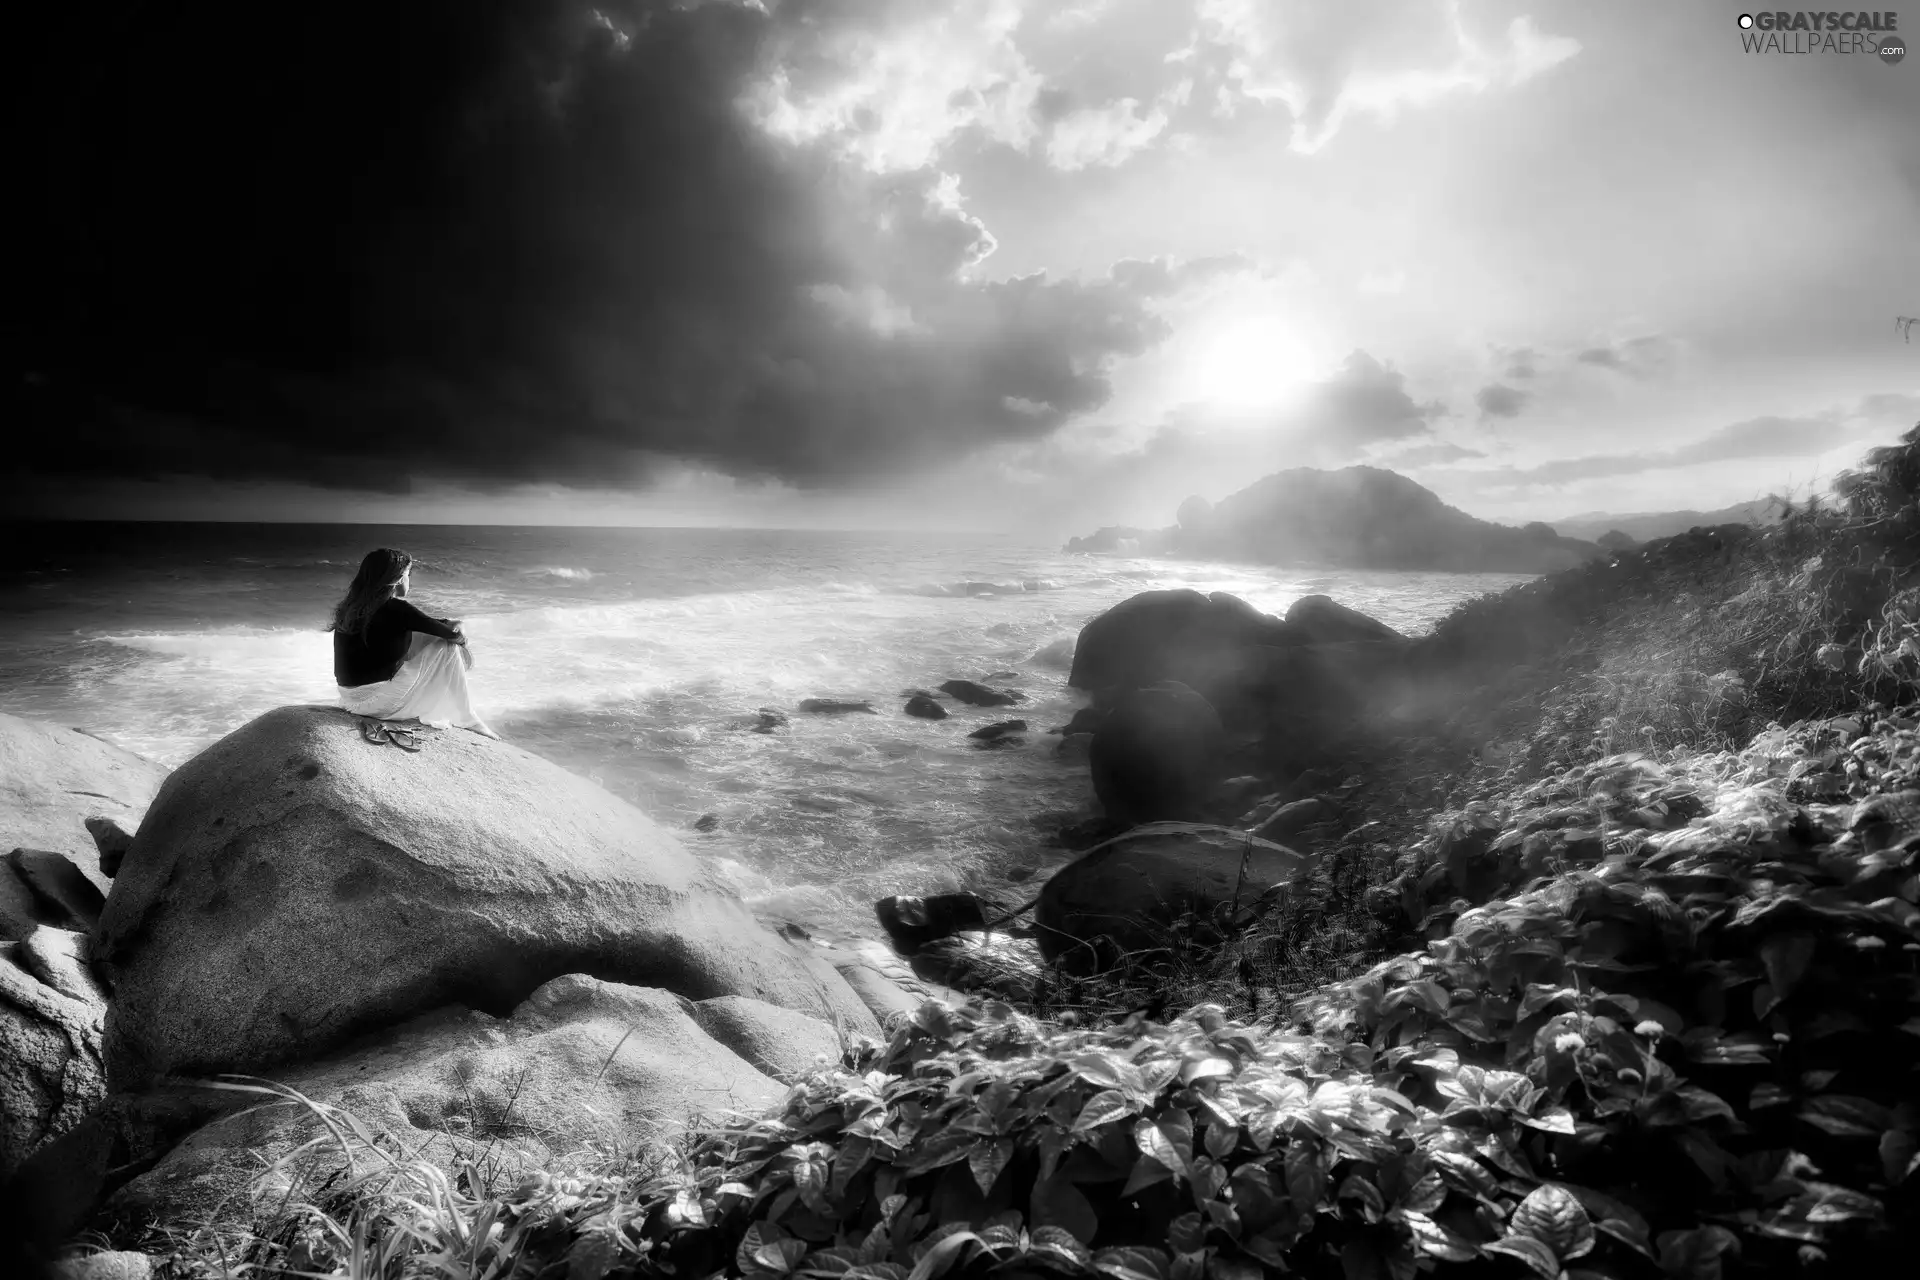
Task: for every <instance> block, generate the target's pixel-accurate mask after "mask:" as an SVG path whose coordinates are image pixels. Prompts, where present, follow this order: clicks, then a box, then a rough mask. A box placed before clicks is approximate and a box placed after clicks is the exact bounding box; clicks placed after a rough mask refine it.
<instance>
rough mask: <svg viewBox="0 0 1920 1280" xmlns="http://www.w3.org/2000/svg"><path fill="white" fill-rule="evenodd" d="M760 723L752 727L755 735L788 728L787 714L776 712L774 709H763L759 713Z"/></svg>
mask: <svg viewBox="0 0 1920 1280" xmlns="http://www.w3.org/2000/svg"><path fill="white" fill-rule="evenodd" d="M757 714H758V715H759V717H760V720H759V723H757V724H754V725H752V726H750V727H751V728H752V730H753V732H755V733H772V732H773V731H774V730H775V729H784V728H786V727H787V713H786V712H784V711H776V710H774V709H773V708H772V707H762V708H760V710H759V712H758V713H757Z"/></svg>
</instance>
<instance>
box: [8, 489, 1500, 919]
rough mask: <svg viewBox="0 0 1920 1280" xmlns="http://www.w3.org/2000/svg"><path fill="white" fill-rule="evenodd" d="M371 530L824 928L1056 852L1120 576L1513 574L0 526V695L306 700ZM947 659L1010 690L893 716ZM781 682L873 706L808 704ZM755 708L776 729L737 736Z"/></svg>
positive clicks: (682, 537) (497, 689) (504, 717)
mask: <svg viewBox="0 0 1920 1280" xmlns="http://www.w3.org/2000/svg"><path fill="white" fill-rule="evenodd" d="M381 546H388V547H396V548H399V549H401V550H404V551H406V552H407V553H409V554H410V555H411V556H412V557H413V558H414V571H413V588H412V595H411V597H410V598H411V599H412V600H413V601H414V602H415V603H416V604H418V605H420V606H421V607H422V608H423V609H425V610H426V611H427V612H428V613H430V614H433V615H435V616H437V617H451V618H458V619H462V620H463V621H464V624H465V628H466V632H467V634H468V636H469V637H470V640H471V644H472V652H473V655H474V657H475V665H474V668H473V670H472V671H471V672H470V674H469V680H470V683H471V685H472V688H473V694H474V700H475V704H476V709H477V710H479V712H480V714H482V715H483V716H485V717H486V718H487V720H488V721H489V722H490V723H491V724H492V725H493V727H494V728H495V729H496V730H498V731H499V732H500V733H501V734H502V735H503V736H504V737H505V738H506V739H507V740H508V741H510V742H512V743H513V744H515V745H516V746H519V747H523V748H525V749H526V750H528V751H531V752H533V753H535V754H536V755H540V756H544V757H546V758H547V759H549V760H551V761H553V762H555V763H557V764H560V765H562V766H564V767H565V768H568V769H570V770H573V771H574V772H576V773H579V774H583V775H585V776H586V777H589V778H591V779H593V780H594V781H596V782H598V783H599V784H600V785H602V786H604V787H606V788H607V789H608V790H609V791H611V792H613V793H614V794H616V795H618V796H620V797H622V798H623V799H626V800H628V801H630V802H631V803H633V804H635V805H637V806H639V807H640V808H641V809H643V810H645V811H646V812H647V813H649V814H651V815H652V816H653V817H654V818H655V819H657V820H658V821H659V822H661V823H663V824H665V825H666V826H667V827H669V828H672V829H676V830H677V831H678V833H679V834H680V836H681V838H682V839H683V840H684V841H685V842H686V843H687V845H688V846H689V847H690V848H691V849H693V850H694V851H695V853H696V854H697V855H698V856H700V857H702V858H704V859H706V860H707V861H709V862H710V863H711V864H713V865H714V866H715V867H716V868H718V869H719V870H720V871H721V872H722V873H723V874H724V875H725V877H726V878H727V879H728V881H729V882H730V883H731V884H732V885H733V886H734V887H735V888H736V889H737V890H738V891H739V892H740V893H741V894H742V895H743V896H745V897H746V898H747V900H748V901H749V902H750V903H751V904H753V906H754V907H755V908H756V909H757V910H758V911H759V912H760V913H761V914H762V915H763V916H764V917H766V918H768V919H777V920H782V921H791V922H794V923H797V924H800V925H802V926H804V927H808V928H811V929H814V930H818V931H825V932H828V933H839V934H846V933H850V932H851V933H871V932H872V931H873V928H874V924H873V920H874V917H873V903H874V902H875V900H877V899H879V898H882V897H885V896H888V895H890V894H895V893H912V894H925V893H936V892H946V891H952V890H960V889H972V890H974V891H977V892H983V893H988V894H994V895H997V896H1000V897H1002V898H1006V899H1017V898H1018V897H1023V896H1024V895H1023V894H1022V892H1021V890H1022V887H1023V886H1024V887H1025V888H1026V889H1027V890H1029V891H1030V889H1031V885H1032V883H1033V882H1034V881H1035V880H1036V879H1037V878H1039V877H1043V876H1044V875H1045V874H1047V873H1048V872H1050V871H1051V870H1052V869H1054V868H1055V867H1057V866H1058V865H1060V864H1061V863H1062V862H1064V861H1065V860H1066V859H1067V858H1068V857H1070V856H1071V855H1070V854H1068V853H1067V852H1065V851H1064V850H1061V849H1058V848H1052V847H1049V846H1048V844H1047V842H1046V839H1045V836H1044V830H1043V829H1044V828H1045V827H1046V826H1047V825H1048V823H1049V822H1052V823H1053V824H1054V825H1058V823H1059V822H1060V821H1062V820H1066V819H1071V818H1081V817H1086V816H1090V815H1092V814H1093V813H1094V812H1095V811H1096V810H1095V808H1094V805H1093V797H1092V791H1091V787H1090V785H1089V783H1088V780H1087V772H1086V765H1085V763H1084V761H1080V760H1071V759H1063V758H1061V757H1060V755H1059V754H1058V752H1057V746H1058V744H1059V742H1060V738H1059V737H1058V736H1056V735H1051V734H1049V733H1048V732H1047V731H1048V730H1049V729H1054V728H1057V727H1059V726H1060V725H1063V724H1065V723H1066V721H1067V720H1068V719H1069V718H1070V717H1071V716H1072V714H1073V712H1074V710H1075V709H1076V708H1078V707H1080V706H1082V705H1084V704H1085V702H1086V698H1085V695H1083V694H1081V693H1080V692H1079V691H1076V690H1073V689H1070V688H1068V687H1067V683H1066V681H1067V673H1068V667H1069V665H1070V663H1071V660H1072V650H1073V644H1074V641H1075V638H1076V637H1077V635H1078V633H1079V631H1080V628H1081V627H1082V626H1084V625H1085V624H1086V623H1087V622H1088V620H1090V619H1091V618H1093V617H1095V616H1096V615H1098V614H1099V613H1100V612H1101V611H1103V610H1105V609H1107V608H1108V607H1110V606H1112V605H1114V604H1117V603H1119V602H1120V601H1122V600H1125V599H1126V598H1127V597H1129V596H1131V595H1133V594H1135V593H1136V592H1140V591H1149V590H1155V589H1160V588H1168V587H1191V588H1194V589H1196V590H1200V591H1229V592H1232V593H1234V594H1236V595H1239V596H1241V597H1243V598H1244V599H1246V600H1248V601H1250V602H1251V603H1253V604H1254V605H1256V606H1257V607H1259V608H1261V609H1263V610H1267V611H1270V612H1284V611H1285V609H1286V607H1287V606H1288V604H1290V603H1291V602H1292V601H1293V600H1295V599H1297V598H1298V597H1300V596H1303V595H1309V594H1314V593H1325V594H1327V595H1331V596H1332V597H1333V598H1334V599H1336V600H1339V601H1340V602H1342V603H1344V604H1348V605H1352V606H1353V607H1355V608H1358V609H1361V610H1363V611H1365V612H1367V613H1370V614H1372V615H1373V616H1375V617H1377V618H1379V619H1381V620H1383V621H1385V622H1387V623H1389V624H1391V625H1392V626H1394V627H1397V628H1399V629H1400V630H1402V631H1404V632H1407V633H1409V634H1418V633H1420V632H1422V631H1424V630H1426V629H1428V628H1429V627H1431V625H1432V624H1433V623H1434V622H1435V621H1436V620H1437V619H1438V618H1439V617H1441V616H1442V615H1444V614H1445V613H1446V612H1447V611H1448V610H1449V609H1451V608H1452V607H1453V606H1454V605H1455V604H1457V603H1459V602H1460V601H1463V600H1466V599H1469V598H1471V597H1474V596H1477V595H1480V594H1483V593H1486V592H1489V591H1498V590H1502V589H1504V588H1506V587H1508V586H1511V585H1513V584H1514V583H1518V582H1523V581H1526V580H1527V579H1528V577H1529V576H1530V575H1515V574H1447V573H1413V572H1406V573H1393V572H1370V571H1349V570H1311V569H1278V568H1264V567H1257V566H1248V565H1233V564H1215V563H1202V562H1180V561H1171V560H1146V559H1129V558H1124V557H1113V556H1090V555H1084V554H1068V553H1065V552H1063V551H1060V550H1058V549H1057V548H1056V547H1054V546H1052V545H1047V544H1042V543H1039V542H1036V541H1035V540H1033V539H1032V538H1031V537H1025V536H1020V535H1015V534H1005V535H1001V534H980V533H970V534H931V533H871V532H859V533H854V532H821V531H787V530H765V529H685V528H671V529H646V528H622V529H599V528H543V527H524V526H511V527H508V526H495V527H459V526H447V525H413V526H391V527H389V526H369V525H344V524H326V525H301V524H233V523H219V524H211V523H210V524H161V523H62V524H19V523H16V524H0V711H5V712H9V713H12V714H14V715H19V716H26V717H30V718H33V719H37V720H45V721H51V722H55V723H59V724H68V725H75V726H79V727H82V728H85V729H87V730H89V731H91V732H94V733H97V734H99V735H100V736H102V737H105V738H107V739H109V740H111V741H113V742H116V743H119V744H121V745H122V746H125V747H127V748H129V749H131V750H133V751H136V752H138V753H140V754H142V755H144V756H147V757H149V758H151V759H154V760H157V761H159V762H161V763H163V764H166V765H170V766H177V765H179V764H181V763H182V762H184V761H186V760H188V759H190V758H191V757H192V756H193V755H195V754H196V753H197V752H199V751H201V750H203V749H204V748H206V747H207V746H208V745H210V744H211V743H213V742H215V741H217V740H218V739H220V738H221V737H223V736H224V735H226V734H228V733H231V732H233V731H234V730H236V729H238V728H239V727H240V726H242V725H244V724H246V723H247V722H248V721H249V720H251V719H252V718H254V717H255V716H258V715H260V714H261V713H263V712H265V711H268V710H270V709H272V708H274V707H278V706H283V705H286V704H290V703H332V702H334V701H336V698H337V694H336V689H335V687H334V684H333V679H332V658H331V641H330V637H329V636H328V635H327V634H326V632H325V630H324V628H325V626H326V623H327V620H328V617H329V615H330V611H331V608H332V606H333V604H334V603H335V601H337V600H338V599H339V597H340V596H341V594H342V593H343V592H344V591H345V589H346V586H347V583H348V581H349V579H350V578H351V577H352V575H353V572H354V569H355V567H356V566H357V565H358V563H359V560H360V557H361V556H363V555H364V554H365V553H366V552H367V551H369V550H371V549H373V548H375V547H381ZM955 678H960V679H970V680H978V681H982V682H984V683H987V684H990V685H993V686H995V687H1000V688H1011V689H1014V690H1017V691H1018V692H1020V693H1021V694H1022V695H1023V697H1024V701H1022V702H1021V703H1020V704H1019V705H1018V706H1016V707H1010V708H971V707H966V706H962V705H960V704H957V703H953V702H951V701H949V700H945V699H943V702H946V705H948V706H949V708H950V710H951V711H952V713H953V714H952V715H951V717H950V718H949V719H946V720H940V721H930V720H921V719H915V718H913V717H910V716H907V715H905V714H904V713H903V711H902V707H903V705H904V701H905V694H906V693H907V691H909V690H912V689H919V688H924V689H935V688H937V687H938V686H939V685H940V684H941V682H943V681H946V680H950V679H955ZM808 698H831V699H842V700H864V701H870V702H871V703H872V705H873V707H874V708H875V710H876V712H877V714H872V715H868V714H859V713H854V714H846V715H819V714H808V713H803V712H801V711H799V710H798V705H799V703H800V702H801V701H802V700H803V699H808ZM763 707H765V708H772V709H775V710H779V711H782V712H784V713H785V714H786V715H787V716H788V723H787V724H786V725H785V727H783V728H780V729H778V730H777V731H775V732H773V733H770V734H762V733H757V732H753V731H751V729H750V728H749V726H750V725H751V724H753V723H755V722H757V721H758V719H759V717H758V715H757V712H758V711H759V709H760V708H763ZM1008 718H1019V719H1023V720H1025V721H1026V722H1027V725H1028V731H1027V732H1026V733H1025V734H1024V735H1023V737H1022V739H1021V741H1019V742H1018V743H1015V744H1013V745H1000V746H995V747H985V746H982V745H980V744H979V743H977V742H976V741H974V740H972V739H970V738H969V737H968V736H967V734H968V732H969V731H970V730H972V729H975V728H978V727H981V726H983V725H986V724H990V723H994V722H996V721H999V720H1005V719H1008ZM369 749H372V748H369ZM429 749H431V747H430V746H429ZM446 799H447V803H449V804H458V803H460V797H458V796H448V797H447V798H446ZM703 819H704V821H703ZM696 824H697V825H696ZM702 828H704V829H702Z"/></svg>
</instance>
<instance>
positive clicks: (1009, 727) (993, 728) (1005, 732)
mask: <svg viewBox="0 0 1920 1280" xmlns="http://www.w3.org/2000/svg"><path fill="white" fill-rule="evenodd" d="M1026 731H1027V722H1026V721H1025V720H1001V721H999V722H997V723H995V724H988V725H982V726H980V727H979V728H978V729H975V730H974V731H973V732H972V733H969V734H968V735H967V736H968V737H969V738H975V739H978V740H979V741H981V742H995V741H998V740H1000V739H1002V738H1005V737H1007V736H1009V735H1010V734H1016V733H1025V732H1026Z"/></svg>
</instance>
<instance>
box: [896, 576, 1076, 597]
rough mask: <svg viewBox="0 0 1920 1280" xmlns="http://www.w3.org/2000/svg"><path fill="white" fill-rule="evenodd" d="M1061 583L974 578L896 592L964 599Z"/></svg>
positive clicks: (1050, 587) (1056, 586)
mask: <svg viewBox="0 0 1920 1280" xmlns="http://www.w3.org/2000/svg"><path fill="white" fill-rule="evenodd" d="M1065 589H1066V588H1065V587H1064V585H1063V584H1061V583H1059V582H1056V581H1054V580H1053V579H1052V578H1022V579H1021V580H1020V581H1018V582H992V581H988V580H986V579H974V580H969V581H965V582H920V583H915V584H913V585H912V586H906V587H896V588H894V589H893V590H894V591H895V593H896V594H901V595H909V596H931V597H934V598H936V599H964V598H968V597H973V596H1017V595H1025V594H1027V593H1029V592H1034V591H1063V590H1065Z"/></svg>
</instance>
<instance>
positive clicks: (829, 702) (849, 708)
mask: <svg viewBox="0 0 1920 1280" xmlns="http://www.w3.org/2000/svg"><path fill="white" fill-rule="evenodd" d="M800 709H801V710H802V711H805V712H808V713H809V714H812V715H820V716H839V715H848V714H850V713H853V712H862V711H863V712H865V713H866V714H868V715H870V716H877V715H879V714H880V713H879V712H878V711H875V710H874V709H873V704H872V703H871V702H843V701H840V700H838V699H834V698H808V699H807V700H806V701H804V702H802V703H801V704H800Z"/></svg>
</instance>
